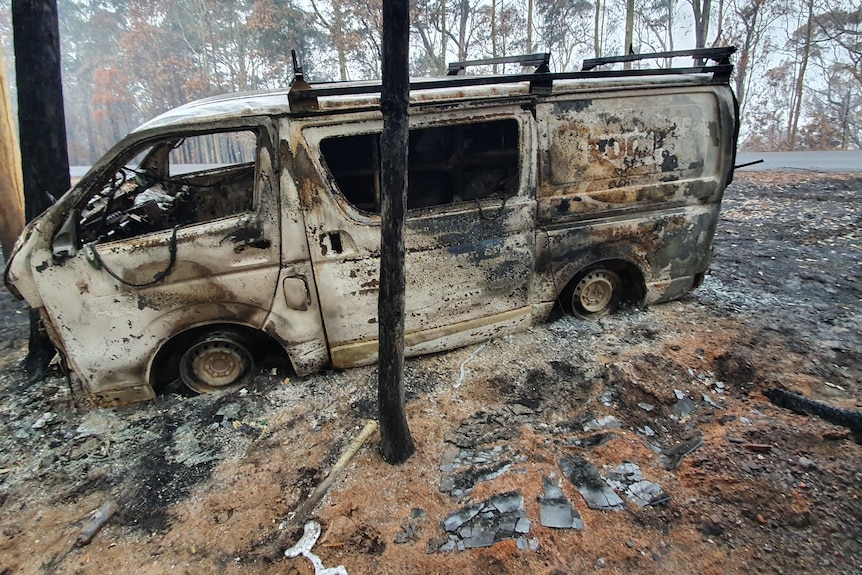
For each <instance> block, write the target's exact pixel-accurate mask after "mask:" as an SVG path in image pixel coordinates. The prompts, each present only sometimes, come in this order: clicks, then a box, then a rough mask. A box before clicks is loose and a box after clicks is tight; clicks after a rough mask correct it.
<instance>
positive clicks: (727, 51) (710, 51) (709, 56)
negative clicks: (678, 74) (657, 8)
mask: <svg viewBox="0 0 862 575" xmlns="http://www.w3.org/2000/svg"><path fill="white" fill-rule="evenodd" d="M734 52H736V47H735V46H725V47H721V48H695V49H692V50H675V51H673V52H648V53H646V54H626V55H624V56H605V57H603V58H590V59H588V60H584V63H583V65H582V66H581V70H582V71H587V70H593V69H595V68H597V67H599V66H603V65H605V64H616V63H619V62H637V61H640V60H652V59H659V58H679V57H685V56H691V57H692V58H694V59H695V60H696V61H698V62H699V65H701V66H702V65H703V61H704V60H712V61H713V62H715V63H716V64H718V65H719V66H730V55H731V54H733V53H734ZM669 70H673V68H669Z"/></svg>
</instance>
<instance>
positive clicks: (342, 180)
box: [320, 119, 520, 213]
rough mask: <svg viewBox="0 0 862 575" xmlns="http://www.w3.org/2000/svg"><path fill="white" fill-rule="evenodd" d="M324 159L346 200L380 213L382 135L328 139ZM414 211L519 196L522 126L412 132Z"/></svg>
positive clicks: (508, 123) (410, 203) (410, 200)
mask: <svg viewBox="0 0 862 575" xmlns="http://www.w3.org/2000/svg"><path fill="white" fill-rule="evenodd" d="M320 150H321V153H322V155H323V159H324V161H325V163H326V165H327V166H328V168H329V170H330V172H331V174H332V176H333V178H334V179H335V183H336V184H337V186H338V188H339V190H340V191H341V193H342V195H343V196H344V197H345V199H346V200H347V201H348V202H349V203H350V204H351V205H353V206H354V207H356V208H357V209H359V210H362V211H364V212H370V213H380V134H378V133H375V134H360V135H354V136H336V137H332V138H326V139H324V140H323V141H322V142H321V143H320ZM407 158H408V160H407V161H408V165H407V170H408V183H407V208H408V209H409V210H415V209H422V208H430V207H435V206H444V205H449V204H456V203H461V202H470V201H475V200H480V199H483V198H491V197H509V196H512V195H515V194H517V192H518V182H519V179H520V159H519V152H518V123H517V121H516V120H514V119H511V120H492V121H487V122H476V123H471V124H455V125H449V126H438V127H433V128H418V129H413V130H410V141H409V150H408V155H407Z"/></svg>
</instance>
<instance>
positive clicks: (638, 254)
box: [537, 86, 735, 304]
mask: <svg viewBox="0 0 862 575" xmlns="http://www.w3.org/2000/svg"><path fill="white" fill-rule="evenodd" d="M731 110H732V95H731V94H730V91H729V89H727V88H726V87H714V86H701V87H692V88H688V89H683V90H680V89H676V90H674V91H672V92H671V91H668V90H666V89H655V90H645V89H638V90H630V91H628V92H621V93H620V92H616V93H612V94H583V93H581V94H576V95H572V96H568V97H565V96H561V97H558V98H556V99H555V100H553V101H549V102H547V103H542V104H540V105H539V106H538V113H539V131H540V136H539V137H540V141H542V142H543V144H544V146H542V147H541V149H542V152H541V153H540V169H539V185H538V188H537V196H538V220H539V226H540V227H541V228H543V229H545V230H547V232H548V243H549V250H550V259H551V268H552V270H553V271H552V273H553V277H554V282H555V285H556V289H557V293H559V292H560V291H562V289H563V288H564V287H565V286H566V284H567V283H568V282H569V281H570V280H571V279H572V278H573V277H574V276H575V275H576V274H577V273H578V272H579V271H582V270H583V269H585V268H587V267H589V266H590V265H593V264H596V263H598V262H602V261H609V260H615V261H619V262H627V263H629V264H632V265H634V266H636V267H637V268H638V269H639V270H640V271H641V274H642V276H643V281H644V285H643V286H640V287H641V288H642V290H643V294H644V297H643V299H642V300H641V303H643V304H651V303H657V302H660V301H665V300H668V299H673V298H675V297H679V296H681V295H683V294H684V293H685V292H687V291H688V290H690V289H691V287H692V285H693V282H694V280H695V277H696V275H697V274H701V273H704V272H705V271H706V269H707V267H708V265H709V260H710V257H711V245H712V238H713V234H714V232H715V225H716V223H717V220H718V210H719V203H720V201H721V197H722V193H723V190H724V186H725V182H726V179H727V176H728V173H729V170H730V169H731V166H730V164H731V162H732V158H731V157H730V156H731V155H730V151H731V150H732V148H733V137H734V133H735V122H734V117H733V115H732V112H731Z"/></svg>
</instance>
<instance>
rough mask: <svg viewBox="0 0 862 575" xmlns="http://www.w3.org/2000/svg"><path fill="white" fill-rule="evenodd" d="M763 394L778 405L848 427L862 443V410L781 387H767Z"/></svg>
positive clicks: (857, 441)
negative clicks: (854, 409)
mask: <svg viewBox="0 0 862 575" xmlns="http://www.w3.org/2000/svg"><path fill="white" fill-rule="evenodd" d="M763 395H765V396H766V397H768V398H769V401H771V402H772V403H774V404H775V405H777V406H778V407H783V408H784V409H789V410H791V411H795V412H796V413H804V414H806V415H816V416H817V417H819V418H820V419H822V420H824V421H828V422H829V423H831V424H833V425H840V426H841V427H846V428H847V429H849V430H850V432H851V433H852V434H853V438H854V439H855V440H856V443H860V444H862V411H851V410H849V409H841V408H840V407H832V406H831V405H829V404H828V403H823V402H822V401H816V400H814V399H809V398H807V397H805V396H804V395H799V394H798V393H793V392H792V391H787V390H786V389H781V388H773V389H767V390H765V391H764V392H763Z"/></svg>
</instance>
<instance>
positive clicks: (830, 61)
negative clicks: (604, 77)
mask: <svg viewBox="0 0 862 575" xmlns="http://www.w3.org/2000/svg"><path fill="white" fill-rule="evenodd" d="M381 5H382V0H58V9H59V17H60V36H61V49H62V56H63V84H64V97H65V102H66V123H67V135H68V145H69V157H70V163H71V164H72V165H89V164H91V163H93V162H94V161H95V160H96V159H98V158H99V157H100V156H101V155H102V154H103V153H104V152H105V151H106V150H107V149H108V148H109V147H110V146H111V145H112V144H113V143H115V142H116V141H117V140H119V139H120V138H121V137H122V136H124V135H125V134H126V133H128V132H129V131H131V130H132V129H133V128H134V127H135V126H137V125H138V124H140V123H142V122H144V121H145V120H148V119H149V118H151V117H153V116H155V115H157V114H159V113H161V112H163V111H165V110H168V109H170V108H173V107H176V106H178V105H180V104H183V103H185V102H188V101H190V100H193V99H197V98H202V97H205V96H211V95H215V94H221V93H226V92H235V91H246V90H260V89H268V88H278V87H284V86H287V85H288V83H289V82H290V79H291V77H292V65H291V57H290V52H291V50H292V49H295V50H296V51H297V52H298V53H299V54H300V55H301V58H302V61H303V64H304V67H305V72H306V78H308V79H310V80H312V81H325V80H348V79H349V80H360V79H371V78H378V77H379V74H380V59H381V49H382V48H381V41H380V38H381V29H382V20H381V14H382V8H381ZM627 17H629V18H631V19H632V20H633V36H632V48H633V50H634V52H636V53H643V52H653V51H666V50H679V49H686V48H694V47H700V46H726V45H732V46H736V47H737V49H738V52H737V54H735V56H734V64H735V71H734V76H733V78H732V80H731V82H732V84H733V86H734V89H735V91H736V94H737V97H738V98H739V101H740V110H741V116H742V132H741V138H740V144H741V147H742V148H744V149H749V150H760V151H773V150H803V149H805V150H832V149H859V148H860V147H862V5H858V4H856V3H855V2H854V1H853V0H635V1H634V2H627V1H626V0H594V1H587V0H411V42H412V44H411V73H412V75H414V76H433V75H440V74H445V70H446V63H447V62H449V61H454V60H468V59H479V58H489V57H495V56H507V55H514V54H522V53H530V52H550V53H551V69H552V71H557V72H560V71H573V70H577V69H579V68H580V65H581V62H582V61H583V59H585V58H592V57H598V56H603V55H614V54H621V53H623V52H624V50H623V45H624V30H625V27H626V26H625V24H626V19H627ZM0 37H2V42H3V51H4V53H5V55H6V66H7V77H8V78H9V79H10V82H11V84H12V86H10V89H11V90H12V94H13V98H12V100H13V102H14V101H15V91H14V90H15V86H14V77H15V74H14V60H13V50H12V23H11V16H10V7H9V5H8V4H7V5H4V6H3V7H2V8H0ZM689 63H690V60H689ZM636 65H640V66H644V67H646V66H655V65H657V63H656V62H653V61H644V62H641V63H639V64H636ZM513 66H514V65H512V64H510V65H508V68H505V69H504V68H502V67H500V68H498V69H492V68H491V67H490V66H489V67H488V69H487V70H485V72H496V73H507V72H515V71H517V70H516V69H513Z"/></svg>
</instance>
